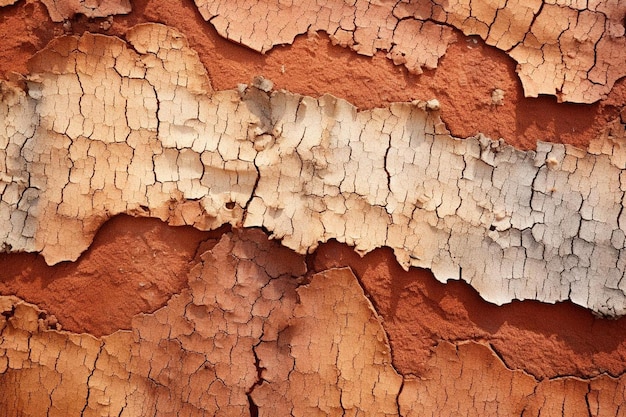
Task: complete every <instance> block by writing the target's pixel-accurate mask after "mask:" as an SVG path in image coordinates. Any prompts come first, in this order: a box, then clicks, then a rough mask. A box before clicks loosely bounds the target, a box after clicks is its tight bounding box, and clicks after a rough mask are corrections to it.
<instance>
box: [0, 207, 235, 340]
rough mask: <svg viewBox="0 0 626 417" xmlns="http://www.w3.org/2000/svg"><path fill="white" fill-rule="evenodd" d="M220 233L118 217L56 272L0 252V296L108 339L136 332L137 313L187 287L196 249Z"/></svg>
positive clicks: (34, 259) (30, 257)
mask: <svg viewBox="0 0 626 417" xmlns="http://www.w3.org/2000/svg"><path fill="white" fill-rule="evenodd" d="M222 231H223V230H220V231H214V232H201V231H198V230H196V229H194V228H192V227H171V226H167V225H165V224H164V223H162V222H161V221H160V220H158V219H135V218H132V217H129V216H118V217H115V218H113V219H112V220H109V221H108V222H107V223H105V224H104V225H103V226H102V227H101V228H100V230H99V231H98V234H97V235H96V237H95V239H94V242H93V244H92V245H91V247H90V248H89V249H88V250H87V251H86V252H85V253H84V254H83V255H82V256H81V257H80V258H79V259H78V260H77V261H76V262H62V263H60V264H57V265H55V266H52V267H51V266H48V265H47V264H46V262H45V261H44V259H43V257H41V256H39V255H36V254H0V271H2V272H1V273H0V294H2V295H16V296H18V297H20V298H23V299H24V300H26V301H28V302H31V303H34V304H36V305H38V306H39V307H41V308H43V309H45V310H47V311H48V313H50V314H52V315H54V316H56V317H57V319H58V321H59V323H60V324H61V326H62V328H63V329H64V330H69V331H72V332H76V333H83V332H85V333H91V334H92V335H94V336H102V335H106V334H110V333H113V332H114V331H116V330H118V329H130V327H131V319H132V317H133V316H134V315H136V314H139V313H149V312H153V311H155V310H156V309H158V308H159V307H162V306H164V305H165V303H167V301H168V300H169V299H170V297H171V296H172V295H173V294H177V293H179V292H180V291H181V290H182V289H183V288H185V287H186V286H187V273H188V271H189V268H190V266H191V264H190V262H191V261H192V260H193V259H194V257H195V255H196V251H199V250H200V249H199V248H200V247H201V244H202V243H203V242H206V244H204V245H202V250H203V251H204V250H206V249H207V248H208V247H207V246H206V245H207V244H209V245H210V244H211V243H214V242H216V241H215V240H214V239H213V238H216V237H219V235H220V233H221V232H222Z"/></svg>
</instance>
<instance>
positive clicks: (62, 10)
mask: <svg viewBox="0 0 626 417" xmlns="http://www.w3.org/2000/svg"><path fill="white" fill-rule="evenodd" d="M41 2H42V3H43V4H44V5H45V6H46V8H47V9H48V14H49V15H50V19H51V20H52V21H53V22H63V21H66V20H68V19H71V18H72V17H74V15H77V14H82V15H85V16H87V17H90V18H93V17H108V16H112V15H116V14H127V13H130V11H131V9H132V8H131V4H130V0H41Z"/></svg>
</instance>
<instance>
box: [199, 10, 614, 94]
mask: <svg viewBox="0 0 626 417" xmlns="http://www.w3.org/2000/svg"><path fill="white" fill-rule="evenodd" d="M195 3H196V5H197V6H198V10H200V13H201V14H202V16H203V17H204V19H205V20H207V21H210V22H211V24H212V25H213V26H215V28H216V29H217V31H218V32H219V33H220V35H222V36H224V37H226V38H228V39H231V40H233V41H235V42H238V43H242V44H244V45H246V46H248V47H250V48H252V49H254V50H257V51H260V52H266V51H268V50H270V49H271V48H273V47H274V46H276V45H281V44H290V43H292V42H293V40H294V38H295V37H296V36H297V35H301V34H304V33H307V32H308V33H311V32H316V31H324V32H326V33H328V35H329V36H330V37H331V39H332V40H333V42H335V43H337V44H339V45H342V46H345V47H349V48H351V49H352V50H354V51H356V52H357V53H360V54H364V55H373V54H374V53H375V52H376V51H379V50H380V51H384V52H386V53H387V56H388V57H389V58H390V59H392V60H393V62H394V63H396V64H398V65H406V67H407V68H408V69H409V70H410V71H413V72H417V73H420V72H421V68H422V67H425V68H429V69H432V68H435V67H436V66H437V61H438V60H439V59H440V58H441V57H442V56H443V55H444V54H445V52H446V49H447V46H448V45H449V43H450V42H451V37H450V34H451V31H450V26H452V27H454V28H457V29H459V30H461V31H462V32H463V33H464V34H465V35H477V36H480V37H481V38H482V39H483V40H485V42H486V43H487V44H488V45H492V46H494V47H496V48H498V49H500V50H502V51H503V52H505V53H507V54H508V55H509V56H510V57H511V58H513V59H514V60H515V61H516V62H517V63H518V64H519V67H518V74H519V77H520V80H521V82H522V85H523V86H524V92H525V94H526V96H527V97H537V96H538V95H539V94H551V95H556V96H557V97H558V98H559V99H560V100H563V101H570V102H576V103H593V102H595V101H598V100H600V99H601V98H602V97H603V96H605V95H606V94H608V93H609V92H610V91H611V88H613V85H614V84H615V82H616V81H617V80H618V79H620V78H622V77H624V76H625V75H626V69H625V67H624V65H623V64H624V62H625V61H626V37H625V36H624V15H625V14H626V4H624V3H623V2H618V1H615V0H603V1H594V2H591V3H590V4H587V2H573V1H570V0H558V1H542V0H533V1H519V0H515V1H505V0H489V1H485V0H480V1H478V0H453V1H442V0H437V1H431V2H409V1H404V0H402V1H391V2H384V1H370V0H356V1H353V2H343V3H341V4H339V3H337V4H333V7H330V6H329V5H327V4H326V2H322V1H315V0H308V1H302V2H279V1H275V2H255V1H249V2H243V3H240V4H238V5H237V6H236V7H233V6H232V3H231V2H228V1H225V0H195Z"/></svg>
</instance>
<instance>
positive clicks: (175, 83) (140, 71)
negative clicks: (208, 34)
mask: <svg viewBox="0 0 626 417" xmlns="http://www.w3.org/2000/svg"><path fill="white" fill-rule="evenodd" d="M127 38H128V41H129V44H126V43H124V42H123V41H121V40H119V39H118V38H112V37H106V36H102V35H92V34H85V35H83V36H82V37H80V38H78V37H64V38H60V39H58V40H56V41H55V42H53V43H52V44H51V45H50V46H49V47H48V48H46V49H45V50H44V51H42V52H41V53H39V54H38V55H37V56H36V57H35V58H34V59H33V61H32V62H31V69H32V74H31V75H30V76H29V77H28V78H27V79H26V81H25V83H26V86H27V87H26V88H24V89H21V88H18V87H15V86H13V87H11V86H9V85H8V84H3V90H2V91H3V95H2V97H3V100H2V102H1V103H2V108H1V111H0V117H1V118H2V121H3V123H2V129H3V130H2V132H0V152H1V154H2V158H0V163H2V167H1V168H2V170H1V171H0V172H1V173H2V178H1V180H2V182H1V183H0V192H1V195H2V200H1V202H0V219H1V220H2V224H3V225H5V226H4V227H3V229H2V230H0V231H1V232H2V233H1V236H0V238H1V239H2V242H3V245H4V249H5V250H6V251H13V252H15V251H36V252H41V253H42V255H43V256H44V257H45V258H46V260H47V262H48V263H51V264H52V263H57V262H60V261H63V260H74V259H76V258H77V257H78V256H79V255H80V253H81V252H83V251H84V250H85V249H86V248H87V247H88V246H89V244H90V242H91V240H92V239H93V236H94V234H95V231H96V230H97V228H98V227H99V226H100V225H101V224H102V223H103V222H104V221H105V220H106V219H107V218H109V217H110V216H113V215H116V214H119V213H130V214H134V215H142V216H152V217H158V218H161V219H163V220H167V221H168V222H169V223H170V224H188V225H193V226H195V227H197V228H199V229H203V230H206V229H211V228H216V227H218V226H220V225H222V224H225V223H230V224H232V225H234V226H241V225H243V226H245V227H255V226H262V227H264V228H266V229H267V230H269V231H270V232H272V233H273V237H274V238H277V239H281V240H282V244H283V245H285V246H287V247H289V248H291V249H294V250H296V251H297V252H300V253H304V252H307V251H311V250H313V249H315V247H316V246H317V245H318V244H319V242H324V241H328V240H329V239H337V240H338V241H341V242H345V243H348V244H350V245H352V246H355V247H356V248H357V250H359V251H361V252H368V251H371V250H373V249H374V248H377V247H381V246H388V247H391V248H393V250H394V251H395V254H396V257H397V259H398V260H399V261H400V262H401V264H402V265H403V266H404V267H405V268H408V267H409V266H419V267H425V268H431V269H432V270H433V272H434V274H435V276H436V277H437V278H438V279H439V280H441V281H446V280H447V279H463V280H465V281H467V282H468V283H470V284H471V285H472V286H473V287H474V288H476V289H477V290H478V291H479V293H480V294H481V295H482V296H483V298H485V299H486V300H488V301H491V302H494V303H499V304H501V303H506V302H509V301H511V300H513V299H535V300H539V301H544V302H555V301H560V300H567V299H569V300H572V301H573V302H575V303H577V304H579V305H582V306H585V307H587V308H589V309H591V310H593V311H595V312H598V313H601V314H606V315H623V314H625V313H626V303H625V295H624V291H625V290H626V282H624V281H623V279H622V278H623V275H624V272H625V271H626V262H625V261H626V255H625V254H626V251H625V250H624V247H625V241H626V239H625V236H626V235H625V233H624V230H625V229H624V228H626V222H625V220H624V218H623V216H624V215H626V214H623V213H622V201H623V198H624V191H625V190H626V184H625V183H624V181H626V177H624V175H623V172H622V169H623V168H624V167H625V166H626V148H624V147H623V146H620V144H621V143H623V140H624V138H623V137H615V136H612V137H609V138H599V139H598V141H597V142H596V143H594V144H592V146H591V148H590V151H589V153H586V152H585V151H581V150H578V149H575V148H573V147H570V146H563V145H552V144H546V143H539V144H538V150H537V151H536V152H533V151H529V152H523V151H518V150H515V149H513V148H512V147H510V146H508V145H505V144H503V143H501V142H494V141H491V140H490V139H487V138H485V137H482V136H479V137H476V138H468V139H465V140H459V139H456V138H453V137H451V136H450V135H448V134H447V132H446V130H445V127H444V126H443V124H442V123H441V121H440V119H439V117H438V115H437V110H436V109H437V108H438V104H437V103H436V102H434V101H433V102H429V103H423V102H415V103H396V104H393V105H391V106H390V107H389V108H382V109H374V110H369V111H362V112H358V111H357V110H356V109H355V107H354V106H352V105H350V104H349V103H347V102H345V101H343V100H339V99H336V98H334V97H332V96H323V97H321V98H320V99H313V98H310V97H304V96H299V95H295V94H291V93H288V92H285V91H275V92H271V91H270V88H271V83H269V82H268V81H267V80H262V79H257V80H256V81H255V85H256V86H250V87H246V86H241V87H240V89H239V91H219V92H212V90H211V86H210V82H209V80H208V77H207V75H206V71H205V70H204V67H202V65H201V64H200V62H199V60H198V57H197V55H196V54H195V53H194V52H193V51H191V50H190V49H189V47H188V46H187V43H186V40H185V39H184V37H183V36H182V35H181V34H179V33H178V32H176V31H175V30H173V29H169V28H167V27H165V26H162V25H157V24H146V25H140V26H138V27H136V28H134V29H132V30H131V31H130V32H129V34H128V36H127ZM131 46H132V48H134V49H131ZM26 90H27V92H26ZM618 127H619V129H615V131H616V132H623V131H624V127H623V126H621V125H620V126H618Z"/></svg>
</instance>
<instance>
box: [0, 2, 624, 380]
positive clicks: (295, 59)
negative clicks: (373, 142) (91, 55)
mask: <svg viewBox="0 0 626 417" xmlns="http://www.w3.org/2000/svg"><path fill="white" fill-rule="evenodd" d="M133 8H134V10H133V12H132V13H131V14H130V15H129V16H116V17H114V18H113V20H112V25H111V26H110V28H109V29H108V30H105V29H104V28H106V27H108V24H106V23H105V21H104V20H93V21H89V20H87V19H85V18H77V19H75V20H73V21H72V22H71V28H70V30H67V29H68V26H67V25H66V26H65V27H64V26H63V25H62V24H54V23H52V22H51V21H50V20H49V19H48V16H47V12H46V11H45V8H44V7H43V6H42V5H41V4H40V3H39V2H37V1H34V0H24V1H20V2H18V3H17V4H16V5H14V6H8V7H5V8H3V9H2V10H1V14H0V38H2V39H3V42H2V44H1V45H0V68H2V70H4V71H15V72H19V73H22V74H26V73H27V61H28V59H29V58H30V57H31V56H32V55H33V53H34V52H36V51H37V50H40V49H41V48H43V47H44V46H45V45H46V44H47V42H49V41H50V40H51V39H52V38H53V37H55V36H59V35H62V34H64V33H82V32H83V31H84V30H89V31H92V32H101V33H106V34H112V35H118V36H121V37H123V35H124V33H125V32H126V30H127V29H128V28H129V27H131V26H133V25H135V24H137V23H141V22H148V21H155V22H161V23H164V24H167V25H170V26H173V27H176V28H177V29H179V30H180V31H181V32H182V33H184V34H185V35H186V36H187V37H188V39H189V42H190V45H191V47H192V48H194V49H195V50H196V51H197V52H198V53H199V55H200V58H201V60H202V62H203V63H204V65H205V66H206V67H207V69H208V71H209V74H210V77H211V81H212V83H213V86H214V88H216V89H227V88H233V87H235V86H236V84H238V83H240V82H245V81H247V80H250V79H252V77H253V76H255V75H259V74H262V75H264V76H265V77H267V78H270V79H272V80H273V81H274V82H275V86H276V88H285V89H288V90H290V91H293V92H296V93H300V94H307V95H311V96H319V95H321V94H324V93H331V94H334V95H336V96H338V97H341V98H345V99H346V100H349V101H350V102H352V103H354V104H356V105H357V106H358V107H360V108H372V107H376V106H384V105H386V104H388V103H390V102H393V101H406V100H412V99H430V98H433V97H436V98H438V99H439V100H440V102H441V103H442V106H443V109H442V117H443V119H444V121H445V122H446V123H447V125H448V127H449V129H450V130H451V132H452V133H453V134H454V135H456V136H459V137H466V136H471V135H474V134H476V133H477V132H479V131H481V132H483V133H485V134H487V135H489V136H492V137H503V138H505V139H506V140H507V141H508V142H509V143H512V144H514V145H515V146H517V147H520V148H523V149H530V148H534V147H535V143H536V140H548V141H554V142H565V143H571V144H574V145H577V146H579V147H585V146H586V145H587V143H588V142H589V140H591V139H592V138H593V137H594V136H595V135H596V134H597V133H598V132H599V131H601V130H602V129H603V128H604V126H605V124H606V122H607V121H609V120H611V119H614V118H616V117H619V116H618V115H619V113H620V112H622V118H623V119H626V117H624V116H625V115H624V111H623V109H624V103H625V102H626V83H625V82H624V80H622V81H620V82H618V83H617V85H616V87H615V88H614V89H613V92H612V93H611V94H610V95H609V97H608V98H607V100H605V101H603V102H600V103H597V104H594V105H574V104H559V103H557V100H556V99H555V98H551V97H542V98H538V99H526V98H523V95H522V90H521V86H520V83H519V81H518V80H517V77H516V75H515V65H514V63H513V61H511V60H510V59H509V58H508V57H506V55H505V54H503V53H501V52H499V51H497V50H496V49H494V48H491V47H488V46H485V45H484V44H483V43H482V42H481V41H480V40H477V39H471V38H465V37H463V36H460V35H458V39H457V42H456V43H455V44H454V45H453V46H452V47H450V48H449V50H448V52H447V54H446V55H445V57H444V58H443V59H442V60H441V62H440V65H439V68H438V69H437V70H434V71H428V72H426V73H424V74H422V75H411V74H409V73H408V72H407V71H406V70H405V69H404V68H403V67H397V66H394V65H393V64H392V63H391V62H390V61H389V60H388V59H387V58H385V57H384V54H378V55H376V56H374V57H372V58H369V57H362V56H358V55H356V54H354V53H352V52H350V51H348V50H346V49H343V48H341V47H336V46H333V45H331V43H330V41H329V40H328V38H327V37H326V36H322V35H312V36H301V37H299V38H298V39H297V40H296V41H295V42H294V44H293V45H291V46H285V47H278V48H275V49H274V50H273V51H271V52H270V53H268V54H267V55H259V54H257V53H255V52H252V51H250V50H248V49H246V48H244V47H241V46H237V45H234V44H232V43H230V42H228V41H226V40H224V39H222V38H221V37H219V36H218V35H217V34H216V32H215V30H214V29H213V28H212V27H211V26H210V25H209V24H208V23H206V22H205V21H204V20H202V18H201V17H200V15H199V13H198V12H197V10H196V9H195V6H194V5H193V3H192V2H191V1H190V0H186V1H184V2H182V3H181V4H179V5H178V7H172V5H171V2H169V1H166V0H150V1H149V0H137V1H134V2H133ZM495 88H499V89H501V90H503V91H504V92H505V96H504V101H503V105H502V106H498V105H494V104H493V103H492V102H491V92H492V91H493V89H495ZM214 237H216V235H215V234H211V233H204V232H199V231H196V230H194V229H191V228H172V227H168V226H166V225H164V224H162V223H161V222H160V221H158V220H149V219H132V218H129V217H124V216H121V217H117V218H115V219H113V220H111V221H109V222H108V223H106V224H105V225H104V226H103V227H102V229H101V230H100V232H99V233H98V235H97V237H96V239H95V241H94V243H93V245H92V247H91V248H90V249H89V251H88V252H86V253H85V254H84V255H83V256H82V257H81V258H80V259H79V260H78V261H77V262H76V263H63V264H60V265H57V266H54V267H48V266H46V265H45V262H44V261H43V259H42V258H40V257H38V256H36V255H28V254H22V255H19V254H18V255H2V256H1V257H0V271H2V275H1V278H0V293H1V294H5V295H6V294H13V295H17V296H20V297H22V298H24V299H26V300H27V301H30V302H33V303H36V304H38V305H39V306H41V307H42V308H45V309H47V310H48V311H49V312H50V313H51V314H54V315H56V316H57V318H58V320H59V322H60V323H61V324H62V325H63V327H64V328H65V329H67V330H72V331H76V332H89V333H91V334H94V335H96V336H98V335H103V334H108V333H111V332H113V331H115V330H117V329H125V328H129V327H130V320H131V318H132V316H133V315H135V314H138V313H139V312H149V311H154V310H155V309H156V308H158V307H160V306H162V305H163V304H164V303H165V302H166V301H167V299H168V298H169V297H170V296H171V294H175V293H178V292H180V291H181V289H182V288H183V287H184V286H185V282H186V274H187V271H188V270H189V267H190V262H192V261H193V259H194V257H195V254H196V252H197V251H198V250H199V249H198V248H199V247H200V246H202V242H205V241H206V242H207V243H206V244H205V245H204V246H206V245H210V242H211V239H212V238H214ZM309 264H310V265H311V266H312V267H313V269H314V270H322V269H325V268H329V267H332V266H350V267H352V268H353V270H354V271H355V272H356V273H357V274H358V276H359V277H360V279H361V282H362V285H363V286H364V287H365V289H366V291H367V292H368V293H369V295H370V296H371V298H372V301H373V302H374V304H375V305H376V307H377V309H378V311H379V313H380V314H381V315H382V316H383V318H384V320H385V329H386V330H387V332H388V333H389V336H390V340H391V343H392V347H393V355H394V363H395V366H396V367H397V369H398V370H399V371H400V372H402V373H403V374H416V375H419V374H420V373H422V372H423V366H425V361H426V359H427V358H428V356H429V354H430V351H431V349H432V348H433V346H434V345H435V344H436V343H437V342H438V341H441V340H448V341H453V342H454V341H464V340H478V341H484V342H487V343H490V344H491V346H492V347H493V349H494V350H495V351H496V352H497V353H498V354H499V355H500V356H501V357H502V358H503V360H504V361H505V363H506V364H507V365H508V366H509V367H511V368H515V369H525V370H526V371H527V372H529V373H531V374H533V375H535V376H536V377H540V378H542V377H555V376H559V375H578V376H581V377H589V376H594V375H597V374H598V373H600V372H608V373H610V374H612V375H618V374H621V373H623V372H624V368H625V366H626V321H625V320H626V319H621V320H615V321H609V320H603V319H598V318H595V317H594V316H592V315H591V314H590V313H589V312H588V311H586V310H583V309H581V308H578V307H576V306H574V305H572V304H570V303H560V304H557V305H545V304H541V303H537V302H529V301H524V302H514V303H511V304H509V305H505V306H502V307H497V306H494V305H490V304H487V303H485V302H484V301H483V300H482V299H481V298H480V297H479V296H478V294H476V292H475V291H474V290H473V289H471V287H469V286H468V285H466V284H464V283H460V282H450V283H448V284H446V285H443V284H441V283H439V282H437V281H436V280H435V279H434V278H433V276H432V274H431V273H430V272H428V271H425V270H417V269H412V270H410V271H409V272H405V271H403V270H402V269H401V268H400V267H399V266H398V264H397V263H396V262H395V258H394V257H393V255H392V253H391V252H390V251H389V250H377V251H374V252H373V253H371V254H369V255H367V256H366V257H365V258H363V259H361V258H360V257H358V255H356V254H355V253H354V252H353V251H352V250H351V249H350V248H348V247H347V246H344V245H340V244H337V243H328V244H325V245H322V246H321V247H320V248H319V249H318V251H317V252H316V253H315V254H314V255H312V256H311V258H310V259H309Z"/></svg>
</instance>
